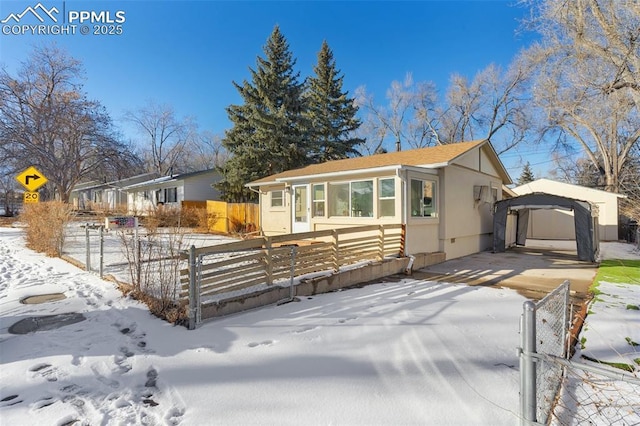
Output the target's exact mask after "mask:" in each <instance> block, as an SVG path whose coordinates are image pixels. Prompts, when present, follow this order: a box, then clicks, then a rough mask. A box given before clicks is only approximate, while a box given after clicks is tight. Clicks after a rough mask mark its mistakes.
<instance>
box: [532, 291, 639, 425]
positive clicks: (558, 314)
mask: <svg viewBox="0 0 640 426" xmlns="http://www.w3.org/2000/svg"><path fill="white" fill-rule="evenodd" d="M569 288H570V284H569V281H565V282H564V283H562V285H560V286H559V287H558V288H556V289H555V290H554V291H552V292H551V293H549V294H548V295H547V296H546V297H545V298H544V299H542V300H540V301H539V302H537V303H535V302H533V301H527V302H525V303H524V306H523V315H522V320H521V339H522V342H521V344H522V346H521V348H520V418H521V424H522V425H548V424H551V425H556V426H570V425H640V377H638V375H637V373H636V374H633V373H631V372H629V373H627V372H625V371H623V370H621V369H618V368H614V367H611V366H608V365H603V364H599V363H596V362H591V361H589V362H587V361H577V360H575V359H573V360H569V359H567V358H568V356H569V345H570V343H571V342H570V333H569V330H570V322H571V321H570V318H571V315H570V310H571V305H570V304H569Z"/></svg>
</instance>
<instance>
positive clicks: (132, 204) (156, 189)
mask: <svg viewBox="0 0 640 426" xmlns="http://www.w3.org/2000/svg"><path fill="white" fill-rule="evenodd" d="M219 180H220V174H219V173H218V172H217V171H216V170H215V169H208V170H201V171H198V172H191V173H182V174H172V175H169V176H162V177H159V178H155V179H151V180H146V181H144V182H139V183H135V184H133V185H128V186H125V187H124V188H122V189H123V191H125V192H126V193H127V210H128V211H129V212H130V213H132V214H145V213H148V212H150V211H153V210H155V209H156V208H157V207H158V206H160V205H163V206H166V207H174V208H180V207H181V206H182V202H183V201H206V200H217V199H219V198H220V193H219V191H218V190H217V189H215V188H214V187H213V186H212V184H213V183H215V182H218V181H219Z"/></svg>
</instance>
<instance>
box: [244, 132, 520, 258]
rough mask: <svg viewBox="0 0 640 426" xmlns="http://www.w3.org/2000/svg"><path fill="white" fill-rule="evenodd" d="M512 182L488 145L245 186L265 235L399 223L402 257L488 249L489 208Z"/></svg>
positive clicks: (362, 162) (294, 173)
mask: <svg viewBox="0 0 640 426" xmlns="http://www.w3.org/2000/svg"><path fill="white" fill-rule="evenodd" d="M510 183H511V179H510V177H509V175H508V173H507V171H506V170H505V168H504V166H503V165H502V163H501V162H500V159H499V158H498V156H497V154H496V152H495V150H494V149H493V147H492V146H491V144H490V143H489V141H487V140H479V141H472V142H462V143H455V144H449V145H441V146H435V147H429V148H421V149H414V150H408V151H401V152H392V153H386V154H377V155H372V156H368V157H357V158H348V159H343V160H335V161H329V162H326V163H322V164H314V165H310V166H307V167H304V168H300V169H295V170H288V171H285V172H282V173H278V174H275V175H272V176H267V177H265V178H262V179H258V180H256V181H253V182H250V183H248V184H247V186H248V187H249V188H252V189H253V190H256V191H258V192H259V194H260V223H261V227H262V232H263V233H264V234H265V235H275V234H287V233H297V232H305V231H316V230H324V229H335V228H342V227H353V226H360V225H372V224H398V223H400V224H404V225H405V226H406V239H405V252H406V254H408V255H410V254H414V253H429V252H444V253H445V255H446V257H447V258H448V259H450V258H455V257H460V256H465V255H468V254H471V253H476V252H478V251H482V250H485V249H490V248H491V247H492V232H493V219H492V206H493V202H495V201H497V200H499V199H501V197H502V194H503V190H502V188H503V184H505V185H507V184H510Z"/></svg>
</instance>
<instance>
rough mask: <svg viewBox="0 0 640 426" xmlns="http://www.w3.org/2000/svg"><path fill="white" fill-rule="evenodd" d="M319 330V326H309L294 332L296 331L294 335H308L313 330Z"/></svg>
mask: <svg viewBox="0 0 640 426" xmlns="http://www.w3.org/2000/svg"><path fill="white" fill-rule="evenodd" d="M317 328H319V327H318V326H309V327H304V328H301V329H299V330H294V331H293V334H302V333H307V332H309V331H312V330H315V329H317Z"/></svg>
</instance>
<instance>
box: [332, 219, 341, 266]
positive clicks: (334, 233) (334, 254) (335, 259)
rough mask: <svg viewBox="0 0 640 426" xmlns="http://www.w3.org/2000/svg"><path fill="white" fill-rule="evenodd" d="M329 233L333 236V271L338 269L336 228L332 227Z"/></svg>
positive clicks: (338, 248)
mask: <svg viewBox="0 0 640 426" xmlns="http://www.w3.org/2000/svg"><path fill="white" fill-rule="evenodd" d="M331 235H332V236H333V259H332V260H333V270H334V272H338V271H339V270H340V259H339V257H338V255H339V251H340V247H339V242H338V230H336V229H334V230H333V232H332V233H331Z"/></svg>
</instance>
